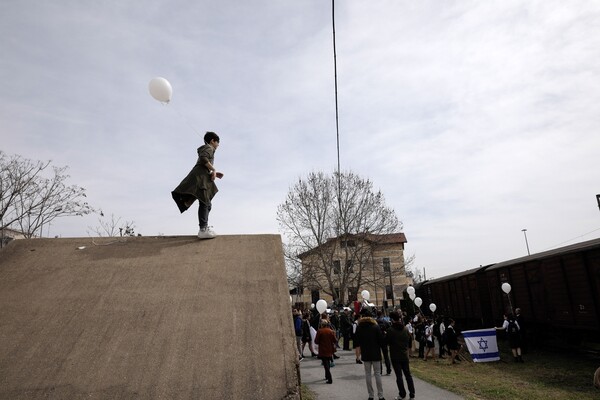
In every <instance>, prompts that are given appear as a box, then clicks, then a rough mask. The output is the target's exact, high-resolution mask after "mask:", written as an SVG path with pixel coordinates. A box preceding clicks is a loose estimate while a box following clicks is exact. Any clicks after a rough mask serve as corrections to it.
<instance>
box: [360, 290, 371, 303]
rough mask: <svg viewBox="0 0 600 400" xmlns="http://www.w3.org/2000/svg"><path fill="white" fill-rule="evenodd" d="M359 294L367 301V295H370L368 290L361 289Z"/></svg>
mask: <svg viewBox="0 0 600 400" xmlns="http://www.w3.org/2000/svg"><path fill="white" fill-rule="evenodd" d="M360 295H361V296H362V298H363V299H365V300H366V301H369V297H371V295H370V294H369V291H368V290H363V291H362V292H360Z"/></svg>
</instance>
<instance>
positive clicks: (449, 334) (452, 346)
mask: <svg viewBox="0 0 600 400" xmlns="http://www.w3.org/2000/svg"><path fill="white" fill-rule="evenodd" d="M454 324H455V322H454V320H453V319H452V318H449V319H448V327H447V328H446V330H445V331H444V334H445V335H444V336H445V338H446V346H447V347H448V350H450V359H451V361H450V362H451V363H452V364H456V358H457V357H456V356H457V355H458V351H459V350H460V344H459V343H458V335H457V334H456V330H455V328H454Z"/></svg>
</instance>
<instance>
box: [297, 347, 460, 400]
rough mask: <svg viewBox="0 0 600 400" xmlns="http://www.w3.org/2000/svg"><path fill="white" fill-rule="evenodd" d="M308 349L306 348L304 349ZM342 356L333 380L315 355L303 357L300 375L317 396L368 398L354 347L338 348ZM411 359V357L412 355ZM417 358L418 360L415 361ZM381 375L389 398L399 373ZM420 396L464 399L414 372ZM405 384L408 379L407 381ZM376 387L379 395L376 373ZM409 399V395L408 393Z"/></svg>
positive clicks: (323, 399)
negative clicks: (428, 381)
mask: <svg viewBox="0 0 600 400" xmlns="http://www.w3.org/2000/svg"><path fill="white" fill-rule="evenodd" d="M304 351H305V352H307V349H305V350H304ZM338 355H339V356H340V358H339V359H337V360H335V367H333V368H331V375H332V376H333V384H331V385H328V384H326V383H325V379H324V378H325V372H324V371H325V370H324V369H323V366H322V365H321V361H320V360H318V359H316V358H311V357H305V358H304V359H303V360H302V361H300V377H301V380H302V383H303V384H305V385H307V386H308V388H309V389H310V390H311V391H312V392H313V393H315V394H316V395H317V399H318V400H366V399H367V398H368V393H367V384H366V383H365V372H364V368H363V366H362V365H360V364H356V362H355V357H354V351H342V350H339V351H338ZM411 360H412V359H411ZM415 362H416V361H415ZM383 369H384V375H383V376H382V381H383V394H384V396H385V398H386V399H387V400H392V399H394V398H395V397H396V396H398V388H397V387H396V375H395V374H394V372H392V374H391V375H385V366H384V367H383ZM413 379H414V382H415V392H416V399H417V400H461V399H462V397H460V396H458V395H455V394H454V393H451V392H448V391H447V390H443V389H440V388H438V387H436V386H433V385H431V384H429V383H427V382H425V381H422V380H420V379H418V378H415V377H414V376H413ZM404 385H405V387H406V381H405V382H404ZM373 388H374V389H375V396H377V388H376V386H375V377H373ZM407 399H408V395H407Z"/></svg>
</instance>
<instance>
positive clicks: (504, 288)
mask: <svg viewBox="0 0 600 400" xmlns="http://www.w3.org/2000/svg"><path fill="white" fill-rule="evenodd" d="M510 289H511V287H510V283H503V284H502V291H503V292H504V293H506V294H509V293H510Z"/></svg>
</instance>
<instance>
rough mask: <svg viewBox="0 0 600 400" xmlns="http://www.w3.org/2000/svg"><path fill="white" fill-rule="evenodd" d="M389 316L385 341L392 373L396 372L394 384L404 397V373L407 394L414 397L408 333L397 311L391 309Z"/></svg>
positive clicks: (401, 396)
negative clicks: (390, 323)
mask: <svg viewBox="0 0 600 400" xmlns="http://www.w3.org/2000/svg"><path fill="white" fill-rule="evenodd" d="M390 318H391V319H392V326H390V327H389V328H388V330H387V335H386V342H387V344H388V346H389V348H390V359H391V362H392V367H393V368H394V373H395V374H396V386H398V391H399V392H400V393H399V394H400V398H401V399H403V398H405V397H406V389H405V388H404V382H403V381H402V374H404V378H405V379H406V385H407V386H408V394H409V395H410V398H411V399H414V398H415V384H414V382H413V378H412V375H411V373H410V366H409V361H408V349H410V346H411V338H410V333H409V332H408V329H407V328H406V327H405V326H404V325H403V324H402V320H401V319H400V314H398V312H396V311H392V312H391V313H390Z"/></svg>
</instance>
